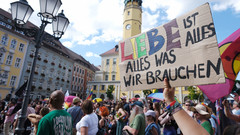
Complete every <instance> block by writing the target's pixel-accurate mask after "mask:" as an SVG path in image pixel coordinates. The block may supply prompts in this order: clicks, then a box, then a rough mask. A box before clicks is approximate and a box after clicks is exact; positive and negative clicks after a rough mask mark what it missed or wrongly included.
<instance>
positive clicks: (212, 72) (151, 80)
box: [119, 3, 225, 91]
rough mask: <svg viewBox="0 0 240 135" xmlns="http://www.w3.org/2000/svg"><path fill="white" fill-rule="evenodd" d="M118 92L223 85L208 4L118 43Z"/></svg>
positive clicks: (221, 68) (221, 70)
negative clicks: (119, 80)
mask: <svg viewBox="0 0 240 135" xmlns="http://www.w3.org/2000/svg"><path fill="white" fill-rule="evenodd" d="M119 48H120V64H119V66H120V79H121V89H122V91H133V90H146V89H154V88H164V85H163V80H164V78H167V79H168V80H169V81H170V83H171V86H172V87H176V86H192V85H202V84H216V83H224V82H225V77H224V72H223V67H222V62H221V58H220V54H219V50H218V45H217V40H216V32H215V28H214V24H213V20H212V15H211V11H210V7H209V4H208V3H206V4H204V5H202V6H200V7H198V8H196V9H195V10H193V11H191V12H189V13H188V14H186V15H183V16H181V17H179V18H176V19H174V20H172V21H170V22H168V23H167V24H164V25H163V26H160V27H157V28H153V29H151V30H149V31H147V32H145V33H141V34H139V35H136V36H134V37H131V38H129V39H126V40H124V41H120V42H119Z"/></svg>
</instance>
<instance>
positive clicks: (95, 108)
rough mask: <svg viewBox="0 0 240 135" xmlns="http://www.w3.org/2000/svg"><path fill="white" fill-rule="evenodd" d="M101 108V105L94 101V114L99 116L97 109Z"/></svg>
mask: <svg viewBox="0 0 240 135" xmlns="http://www.w3.org/2000/svg"><path fill="white" fill-rule="evenodd" d="M100 107H101V104H100V103H99V102H97V101H95V104H94V112H95V113H96V114H97V115H99V114H98V113H99V108H100Z"/></svg>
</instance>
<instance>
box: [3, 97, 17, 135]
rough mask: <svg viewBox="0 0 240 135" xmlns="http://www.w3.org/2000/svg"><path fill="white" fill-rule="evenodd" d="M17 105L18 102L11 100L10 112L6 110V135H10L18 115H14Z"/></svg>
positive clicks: (4, 129) (4, 128)
mask: <svg viewBox="0 0 240 135" xmlns="http://www.w3.org/2000/svg"><path fill="white" fill-rule="evenodd" d="M15 105H16V100H11V101H10V103H9V104H8V108H9V109H8V110H4V112H3V113H5V116H6V117H5V121H4V126H3V131H4V135H9V132H10V126H11V124H13V122H14V117H15V115H16V113H14V114H12V111H13V109H14V107H15Z"/></svg>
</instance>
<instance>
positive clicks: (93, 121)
mask: <svg viewBox="0 0 240 135" xmlns="http://www.w3.org/2000/svg"><path fill="white" fill-rule="evenodd" d="M82 110H83V113H84V114H85V116H84V117H82V119H81V120H80V121H79V122H78V123H77V125H76V129H77V135H96V133H97V132H98V117H97V115H96V114H95V113H94V112H93V103H92V102H91V101H90V100H85V101H84V102H83V104H82Z"/></svg>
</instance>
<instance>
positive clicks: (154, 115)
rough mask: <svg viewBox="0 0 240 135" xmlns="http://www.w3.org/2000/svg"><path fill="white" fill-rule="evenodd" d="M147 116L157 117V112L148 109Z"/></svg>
mask: <svg viewBox="0 0 240 135" xmlns="http://www.w3.org/2000/svg"><path fill="white" fill-rule="evenodd" d="M145 116H152V117H154V118H155V117H156V113H155V112H154V111H153V110H148V111H147V112H146V113H145Z"/></svg>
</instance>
